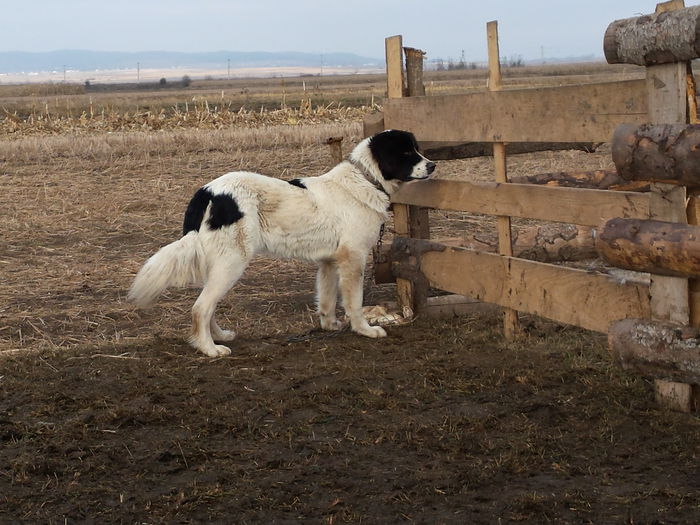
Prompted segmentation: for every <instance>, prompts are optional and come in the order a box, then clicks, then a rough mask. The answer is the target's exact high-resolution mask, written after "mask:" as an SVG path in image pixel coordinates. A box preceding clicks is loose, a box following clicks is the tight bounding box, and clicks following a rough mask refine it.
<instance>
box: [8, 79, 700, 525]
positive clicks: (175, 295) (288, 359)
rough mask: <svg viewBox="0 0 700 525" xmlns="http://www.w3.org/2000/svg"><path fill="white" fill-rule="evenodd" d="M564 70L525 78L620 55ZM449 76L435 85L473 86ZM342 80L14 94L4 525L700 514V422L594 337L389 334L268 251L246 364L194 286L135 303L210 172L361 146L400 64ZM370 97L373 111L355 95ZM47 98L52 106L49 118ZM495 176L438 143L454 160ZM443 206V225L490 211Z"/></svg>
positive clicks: (568, 163) (427, 326) (287, 169)
mask: <svg viewBox="0 0 700 525" xmlns="http://www.w3.org/2000/svg"><path fill="white" fill-rule="evenodd" d="M545 73H546V72H543V71H538V72H535V73H532V72H531V74H532V75H533V76H534V77H535V78H536V79H537V80H538V81H539V82H542V83H550V84H551V83H557V82H567V81H571V80H570V79H571V77H576V76H581V75H584V76H585V75H596V78H597V75H603V74H606V73H604V72H582V73H581V75H573V74H571V73H568V74H566V75H565V76H564V78H563V79H560V78H559V77H557V76H549V75H546V74H545ZM609 74H610V75H611V76H615V75H619V74H621V73H620V71H619V70H611V72H610V73H609ZM624 74H630V73H624ZM631 74H636V73H634V72H632V73H631ZM453 76H454V78H452V77H450V78H448V77H449V75H447V76H446V77H445V79H444V80H440V79H439V78H435V79H432V80H431V81H432V82H434V84H433V87H432V89H438V88H437V86H438V85H439V86H440V89H441V90H444V91H449V90H453V89H454V90H457V89H460V88H462V89H466V88H469V86H466V83H467V80H468V79H467V78H466V77H464V76H462V77H460V76H458V75H456V74H455V75H453ZM514 78H515V80H513V82H516V81H517V82H521V81H523V80H522V78H520V80H518V79H517V78H518V77H514ZM615 78H617V77H615ZM336 80H337V82H336V83H331V82H330V81H328V82H329V83H328V84H327V85H325V87H324V93H325V94H326V95H325V96H327V97H328V98H327V99H326V100H324V102H323V104H321V103H320V101H318V100H317V98H316V97H315V96H311V97H310V98H311V100H310V102H307V103H301V102H302V98H300V96H301V97H303V96H304V95H303V90H302V91H301V92H300V93H301V95H300V96H298V95H299V94H300V93H298V92H295V93H296V94H295V95H294V96H292V95H291V94H289V93H291V88H288V85H287V87H285V89H289V91H287V96H288V97H289V98H288V99H287V100H286V101H284V103H283V97H284V96H285V93H280V91H279V87H280V85H279V79H276V80H275V81H274V82H272V84H270V83H269V82H268V84H267V86H268V87H267V88H265V85H266V84H265V82H262V81H261V82H260V85H259V86H258V87H257V88H256V89H259V90H260V99H261V100H262V99H265V100H269V101H270V102H267V103H265V106H266V109H262V110H261V107H262V105H261V106H260V107H257V106H256V107H255V108H254V107H252V105H251V106H250V107H247V106H246V105H245V101H244V103H243V104H242V105H239V103H238V102H235V101H234V100H233V99H231V100H230V101H229V102H230V104H229V105H228V107H223V108H222V106H221V105H218V106H217V107H216V109H215V108H214V105H213V104H212V103H211V102H209V101H208V100H207V101H206V104H204V103H203V102H201V101H200V102H199V103H198V104H188V106H189V107H188V108H187V109H186V110H185V109H184V108H183V107H181V106H183V105H184V102H185V100H188V101H191V100H192V98H193V97H197V96H201V93H200V91H206V90H205V88H203V87H202V86H197V85H196V83H194V85H193V86H192V89H191V90H190V91H186V92H184V91H183V93H186V95H183V96H181V95H178V94H177V93H176V92H168V93H167V96H168V97H170V96H173V97H175V99H173V100H169V99H168V100H163V99H159V98H158V97H155V95H154V97H155V98H154V99H153V107H149V108H148V109H144V107H143V105H144V103H143V101H142V99H141V98H140V97H142V96H143V93H140V92H136V93H126V94H122V93H121V92H119V93H117V92H114V93H111V94H110V93H105V94H103V95H104V100H103V101H102V102H101V103H103V104H104V105H105V107H109V108H111V109H107V110H105V112H104V114H103V113H102V112H101V111H98V110H97V109H96V108H95V105H96V102H95V100H96V99H95V98H93V113H92V114H90V113H89V107H88V108H87V111H85V110H84V109H80V110H79V108H83V104H84V103H85V100H86V98H85V97H87V100H88V104H89V97H90V95H89V94H85V93H74V94H65V93H64V94H51V95H45V94H32V93H21V92H19V91H15V92H13V93H5V94H4V95H6V97H5V98H2V97H3V96H4V95H3V94H1V93H0V108H2V107H5V108H6V109H7V112H6V113H5V114H4V116H3V115H0V130H2V135H1V136H0V184H2V188H1V189H2V193H1V194H0V205H1V207H2V209H3V221H2V222H3V228H2V234H1V235H2V244H1V245H0V268H2V280H1V281H0V319H1V320H0V522H1V523H56V524H58V523H61V524H63V523H69V524H70V523H360V522H364V523H400V522H404V521H405V522H416V523H426V524H438V523H446V524H448V523H449V524H452V523H455V524H457V523H484V524H491V523H562V524H564V523H566V524H569V523H571V524H574V523H575V524H579V523H594V524H599V523H625V524H652V523H654V524H670V523H679V524H680V523H683V524H685V523H696V522H698V520H699V518H700V503H699V502H700V468H699V467H698V454H700V421H699V420H698V419H697V418H696V417H693V416H688V415H685V414H676V413H669V412H665V411H662V410H659V409H658V408H657V406H656V405H655V403H654V401H653V393H652V388H651V386H650V384H649V383H648V381H646V380H644V379H641V378H638V377H635V376H632V375H629V374H627V373H626V372H624V371H622V370H620V369H619V368H617V367H616V366H615V364H614V363H612V362H611V359H610V357H609V356H608V353H607V348H606V341H605V338H604V336H601V335H599V334H594V333H591V332H586V331H583V330H578V329H574V328H570V327H565V326H562V325H557V324H554V323H550V322H547V321H544V320H541V319H537V318H533V317H525V318H524V325H525V328H526V334H525V336H524V337H523V338H522V339H521V340H519V341H517V342H514V343H508V342H506V341H504V340H503V339H502V337H501V335H500V320H499V318H498V316H497V315H496V314H495V313H489V312H485V313H482V314H479V315H474V316H470V317H464V318H451V319H443V320H438V321H436V320H431V319H423V318H419V319H417V320H416V321H415V322H413V323H412V324H410V325H407V326H403V327H389V328H388V333H389V335H388V337H387V338H386V339H384V340H380V341H377V340H369V339H365V338H361V337H359V336H356V335H354V334H352V333H350V332H349V331H342V332H339V333H333V334H330V333H325V332H321V331H319V330H318V329H317V321H316V319H315V317H314V314H313V311H314V294H313V283H314V268H313V267H311V266H310V265H308V264H306V263H302V262H293V261H277V260H273V259H259V260H257V261H256V262H255V263H254V264H253V266H252V267H251V268H250V269H249V270H248V272H247V273H246V274H245V276H244V278H243V279H242V280H241V282H240V283H239V284H238V285H237V286H236V287H235V288H234V290H233V291H232V292H231V293H230V294H229V296H228V297H227V298H226V299H225V300H224V301H223V302H222V304H221V306H220V308H219V316H220V319H221V322H222V325H224V326H225V327H226V326H230V327H232V328H234V329H236V330H237V332H238V333H239V339H237V340H236V341H235V342H234V343H233V344H232V346H233V354H232V356H230V357H227V358H221V359H214V360H212V359H209V358H205V357H203V356H200V355H197V354H195V353H194V352H193V350H192V349H191V348H189V346H188V345H187V344H186V337H187V333H188V329H189V318H190V316H189V309H190V307H191V305H192V302H193V300H194V298H195V297H196V293H197V291H196V290H194V289H187V290H174V291H172V292H169V293H168V294H167V295H166V296H165V297H164V298H163V299H162V300H161V301H160V302H159V303H158V305H157V306H155V307H153V308H150V309H148V310H137V309H135V308H133V307H132V306H131V305H129V304H127V303H126V302H125V300H124V298H125V293H126V290H127V289H128V286H129V283H130V281H131V279H132V278H133V275H134V274H135V272H136V271H137V269H138V268H139V266H140V265H141V264H142V263H143V261H144V260H145V259H146V258H147V257H148V256H149V255H150V254H152V253H153V252H154V251H155V250H156V249H157V248H158V247H160V246H162V245H164V244H166V243H168V242H170V241H172V240H174V239H175V238H177V236H178V234H179V231H180V228H181V221H182V213H183V210H184V208H185V206H186V204H187V201H188V200H189V198H190V197H191V195H192V193H193V191H194V190H195V189H196V188H197V187H199V186H200V185H201V184H203V183H204V182H206V181H208V180H210V179H211V178H213V177H215V176H217V175H219V174H221V173H224V172H226V171H231V170H239V169H241V170H255V171H259V172H261V173H264V174H268V175H271V176H275V177H281V178H284V179H292V178H295V177H299V176H309V175H313V174H320V173H322V172H323V171H325V170H326V169H328V168H329V167H330V166H331V165H332V160H331V158H330V154H329V151H328V148H327V146H325V145H324V144H323V142H324V141H325V139H326V138H327V137H329V136H342V137H344V142H343V144H344V149H345V151H347V150H348V149H349V147H350V146H351V145H352V144H354V143H356V142H357V141H358V140H359V139H360V138H361V137H360V135H361V126H360V120H361V117H362V115H363V114H364V113H365V112H367V111H369V110H370V105H371V103H372V101H371V93H372V90H374V93H375V100H374V102H375V104H381V91H382V87H381V78H378V77H377V78H375V77H368V78H367V79H363V78H361V77H353V78H349V79H336ZM473 81H474V82H476V80H473ZM324 82H326V81H325V80H324ZM344 82H346V83H347V85H348V86H352V88H348V89H345V90H344V88H343V87H342V84H343V83H344ZM363 82H366V85H365V87H364V89H363V87H362V85H363ZM250 83H251V85H252V84H253V83H254V82H253V81H251V82H250ZM429 86H430V84H429ZM210 87H211V86H210ZM16 89H19V88H16ZM46 89H48V88H46ZM220 89H224V90H226V89H228V88H225V87H223V88H222V87H221V86H219V87H216V89H214V88H212V89H211V91H212V93H213V92H214V91H216V90H220ZM343 93H345V94H343ZM358 93H360V94H361V96H362V97H366V94H367V93H369V94H370V97H369V98H368V100H366V101H365V102H363V103H362V104H364V107H363V106H362V104H359V103H351V102H349V101H350V100H351V99H353V98H357V96H358ZM122 95H124V98H122ZM161 95H162V93H161ZM244 95H245V94H244ZM280 95H282V96H280ZM101 96H102V95H101ZM110 96H111V97H112V98H111V99H110V98H109V97H110ZM57 97H58V102H56V98H57ZM225 97H226V93H224V98H225ZM294 97H296V98H297V99H298V100H296V101H294ZM101 100H102V99H101ZM135 100H139V102H137V103H138V104H139V108H140V109H139V110H138V111H136V112H134V110H132V109H129V108H130V107H131V106H128V105H129V104H133V103H134V101H135ZM205 100H206V99H205ZM10 104H14V106H10ZM46 104H48V105H49V111H48V117H47V116H46V115H45V114H44V113H42V111H41V110H39V109H37V110H36V111H35V112H34V113H32V109H31V108H32V107H35V108H41V107H42V106H44V105H46ZM54 104H56V105H55V106H54ZM174 106H177V107H174ZM61 107H63V108H67V109H66V110H65V111H59V109H60V108H61ZM22 108H25V109H22ZM27 108H28V109H27ZM158 108H160V109H158ZM161 110H162V115H163V117H162V119H159V118H156V116H157V115H159V114H161ZM125 114H126V115H125ZM40 117H41V118H40ZM154 123H155V124H154ZM605 167H610V152H609V148H607V147H605V146H603V147H601V148H599V149H598V151H597V152H595V153H584V152H580V151H564V152H556V153H555V152H543V153H536V154H526V155H518V156H513V157H511V158H510V159H509V170H510V173H511V174H512V175H520V174H527V173H534V172H545V171H559V170H566V169H582V168H588V169H597V168H605ZM490 169H491V160H490V159H488V158H479V159H471V160H453V161H442V162H440V163H439V164H438V170H437V172H436V175H437V176H440V177H453V178H454V177H461V178H468V179H479V180H487V179H489V178H490V177H491V176H492V175H491V171H490ZM431 218H432V220H433V221H434V232H435V233H436V235H438V236H439V235H458V234H459V233H460V232H462V231H464V230H465V229H469V230H470V231H483V232H485V233H488V232H489V231H490V230H491V229H492V227H493V221H490V220H486V219H485V218H483V217H479V216H473V215H467V214H454V213H451V214H448V213H440V212H432V214H431ZM516 226H517V224H516ZM389 230H391V228H390V227H389ZM391 236H392V232H391V231H389V232H388V233H387V238H386V239H385V241H384V242H390V240H391ZM365 289H366V294H365V295H366V297H365V302H366V304H376V303H378V302H381V301H386V300H391V299H392V298H393V295H394V285H375V284H373V283H372V281H371V279H370V277H369V276H368V278H367V281H366V286H365Z"/></svg>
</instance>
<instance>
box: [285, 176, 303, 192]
mask: <svg viewBox="0 0 700 525" xmlns="http://www.w3.org/2000/svg"><path fill="white" fill-rule="evenodd" d="M287 182H288V183H289V184H291V185H292V186H296V187H297V188H301V189H303V190H305V189H306V185H305V184H304V182H303V181H302V180H301V179H292V180H288V181H287Z"/></svg>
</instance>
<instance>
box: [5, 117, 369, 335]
mask: <svg viewBox="0 0 700 525" xmlns="http://www.w3.org/2000/svg"><path fill="white" fill-rule="evenodd" d="M359 133H360V127H359V124H358V123H356V122H344V123H337V124H336V123H326V124H320V125H315V126H306V125H299V126H271V127H267V128H262V127H261V128H252V129H225V130H180V131H169V132H159V133H142V132H138V133H112V134H109V133H102V134H93V135H88V136H83V135H62V136H32V137H26V138H20V139H16V140H12V141H5V142H0V159H2V160H0V185H1V187H2V207H3V209H4V228H3V233H2V237H3V239H2V246H0V267H1V268H2V273H3V280H2V283H0V305H1V306H0V316H1V317H2V318H3V322H2V326H0V347H2V348H4V349H12V348H30V347H35V346H36V345H39V346H57V347H66V346H72V345H75V344H79V343H80V342H85V341H88V340H91V341H99V340H102V341H105V340H120V339H122V338H125V337H135V336H136V334H137V333H138V332H139V329H138V328H137V326H138V325H139V324H141V323H142V322H144V323H146V324H151V323H155V324H156V325H160V326H163V327H164V328H165V327H167V326H170V327H172V328H174V329H175V330H174V332H177V333H180V334H181V328H180V325H181V323H182V322H183V320H186V319H187V317H188V314H187V313H186V310H188V309H189V306H190V305H188V304H187V303H188V302H190V298H189V296H191V293H189V292H182V293H179V294H178V293H175V294H174V295H175V296H176V297H179V300H178V301H176V303H178V304H173V303H172V302H171V301H168V300H167V299H166V301H165V304H166V305H167V306H166V308H164V309H160V308H159V309H155V310H153V311H150V312H145V313H141V312H136V311H135V310H134V309H133V308H131V307H130V306H129V305H126V304H125V303H124V301H123V295H124V292H125V290H126V289H127V288H128V285H129V281H130V279H131V276H132V275H133V274H134V272H135V271H136V269H137V268H138V266H139V265H140V264H141V263H142V262H143V260H145V258H146V257H147V256H148V255H150V254H151V253H152V252H153V251H154V250H155V249H156V248H157V247H158V246H161V245H164V244H166V243H168V242H171V241H172V240H174V239H175V238H177V235H178V232H179V229H180V225H181V221H182V212H183V210H184V208H185V206H186V203H187V201H188V200H189V198H190V197H191V194H192V192H193V191H194V189H196V188H197V187H198V186H199V185H201V184H203V183H204V182H207V181H208V180H211V179H212V178H214V177H216V176H218V175H220V174H222V173H225V172H227V171H233V170H255V171H259V172H262V173H265V174H268V175H272V176H277V177H281V178H285V179H291V178H294V177H297V176H308V175H313V174H320V173H323V172H324V171H325V170H326V169H327V168H328V167H330V166H331V165H332V160H331V158H330V154H329V152H328V149H327V146H325V145H323V142H324V141H325V139H326V138H327V137H328V136H331V135H333V136H343V137H345V139H346V144H352V143H354V142H356V141H357V139H358V138H359ZM300 266H303V265H301V263H288V264H287V265H286V266H285V265H282V268H279V267H277V266H275V263H273V262H271V261H265V260H261V261H259V262H258V263H257V266H256V268H259V269H260V270H263V269H265V268H268V270H269V271H271V272H273V273H275V272H278V273H280V274H288V275H289V276H297V277H296V278H297V279H303V278H306V277H308V275H306V274H304V273H303V271H300V270H299V267H300ZM273 267H274V268H277V270H274V269H273ZM254 271H255V270H254ZM248 282H249V283H250V282H253V283H254V284H252V285H251V284H246V282H245V281H244V282H242V283H241V285H240V287H239V289H241V290H243V291H244V293H246V292H252V293H253V294H255V293H256V292H255V290H254V288H256V287H257V290H258V292H259V290H267V291H269V286H270V285H272V286H274V284H273V283H269V282H267V281H266V280H264V279H263V280H262V281H261V282H259V283H258V282H257V281H256V279H255V278H251V279H250V280H249V281H248ZM309 282H311V280H310V281H309ZM251 286H252V287H253V288H251ZM188 294H189V295H188ZM183 296H187V297H183ZM183 299H184V300H183ZM180 301H182V303H180ZM309 303H310V304H311V305H312V303H313V301H312V299H310V300H309ZM261 307H264V308H268V309H270V308H271V309H273V310H274V309H280V308H281V309H284V308H285V306H279V305H270V304H263V305H262V306H261ZM238 311H239V315H240V317H241V319H242V320H243V322H244V323H245V319H246V318H247V319H248V320H249V322H251V323H253V322H254V320H253V319H254V317H255V315H254V313H251V312H246V311H244V310H241V309H240V308H238ZM139 319H140V320H139ZM166 319H169V320H168V321H166ZM301 320H302V321H303V322H309V320H310V318H309V316H308V314H303V315H302V316H301ZM298 321H299V318H295V319H294V320H293V321H292V322H298ZM169 331H170V329H168V328H166V333H167V332H169Z"/></svg>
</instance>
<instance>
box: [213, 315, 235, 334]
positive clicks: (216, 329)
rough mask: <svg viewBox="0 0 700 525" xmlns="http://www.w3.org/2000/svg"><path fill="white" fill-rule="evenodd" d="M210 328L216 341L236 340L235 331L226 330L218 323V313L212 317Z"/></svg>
mask: <svg viewBox="0 0 700 525" xmlns="http://www.w3.org/2000/svg"><path fill="white" fill-rule="evenodd" d="M209 328H210V329H211V336H212V338H213V339H214V341H233V340H234V339H235V338H236V332H234V331H233V330H224V329H223V328H221V327H220V326H219V324H218V323H217V322H216V313H214V315H212V316H211V322H210V323H209Z"/></svg>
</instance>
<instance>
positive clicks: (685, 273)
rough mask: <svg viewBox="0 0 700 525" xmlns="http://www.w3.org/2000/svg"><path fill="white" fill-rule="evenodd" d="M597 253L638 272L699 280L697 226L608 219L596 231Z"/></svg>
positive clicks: (620, 265) (699, 249) (609, 261)
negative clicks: (696, 278) (697, 278)
mask: <svg viewBox="0 0 700 525" xmlns="http://www.w3.org/2000/svg"><path fill="white" fill-rule="evenodd" d="M595 245H596V250H597V251H598V254H599V255H600V256H601V257H602V258H603V260H605V261H606V262H607V263H609V264H611V265H613V266H617V267H618V268H624V269H626V270H634V271H637V272H648V273H653V274H657V275H668V276H673V277H700V227H698V226H689V225H687V224H680V223H675V222H665V221H653V220H646V221H645V220H640V219H621V218H617V219H611V220H609V221H607V222H605V223H604V224H603V225H601V227H599V228H598V235H597V237H596V243H595Z"/></svg>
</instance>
